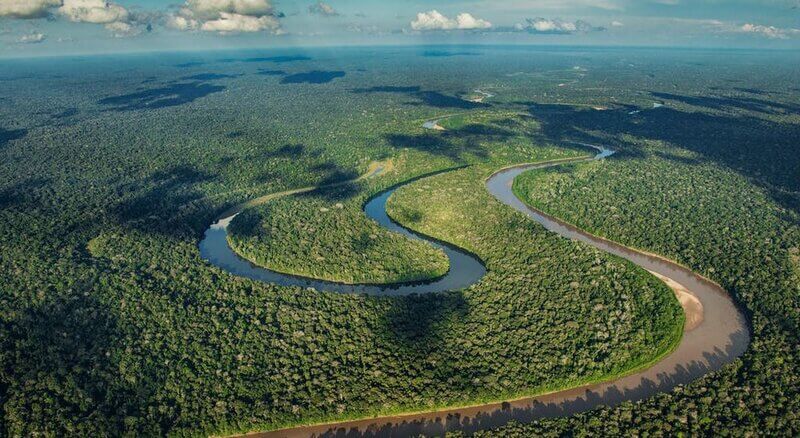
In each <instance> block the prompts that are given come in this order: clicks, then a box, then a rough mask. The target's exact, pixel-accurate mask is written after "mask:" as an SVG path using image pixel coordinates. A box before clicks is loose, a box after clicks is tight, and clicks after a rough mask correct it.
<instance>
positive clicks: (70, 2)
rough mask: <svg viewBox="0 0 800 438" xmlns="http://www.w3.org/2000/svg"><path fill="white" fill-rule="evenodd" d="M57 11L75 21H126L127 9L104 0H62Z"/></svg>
mask: <svg viewBox="0 0 800 438" xmlns="http://www.w3.org/2000/svg"><path fill="white" fill-rule="evenodd" d="M58 13H59V14H61V15H63V16H64V17H66V18H67V19H68V20H69V21H73V22H76V23H95V24H110V23H127V22H128V20H129V19H130V14H129V13H128V10H127V9H125V8H123V7H122V6H119V5H117V4H114V3H111V2H107V1H105V0H64V4H63V5H62V6H61V7H60V8H58Z"/></svg>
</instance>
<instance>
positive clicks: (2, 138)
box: [0, 128, 28, 148]
mask: <svg viewBox="0 0 800 438" xmlns="http://www.w3.org/2000/svg"><path fill="white" fill-rule="evenodd" d="M26 135H28V130H27V129H3V128H0V148H2V147H3V146H5V145H6V144H8V142H10V141H12V140H19V139H20V138H23V137H25V136H26Z"/></svg>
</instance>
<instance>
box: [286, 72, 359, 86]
mask: <svg viewBox="0 0 800 438" xmlns="http://www.w3.org/2000/svg"><path fill="white" fill-rule="evenodd" d="M345 75H346V73H345V72H343V71H322V70H313V71H309V72H305V73H295V74H291V75H288V76H285V77H284V78H283V79H281V84H327V83H328V82H331V81H332V80H334V79H337V78H343V77H344V76H345Z"/></svg>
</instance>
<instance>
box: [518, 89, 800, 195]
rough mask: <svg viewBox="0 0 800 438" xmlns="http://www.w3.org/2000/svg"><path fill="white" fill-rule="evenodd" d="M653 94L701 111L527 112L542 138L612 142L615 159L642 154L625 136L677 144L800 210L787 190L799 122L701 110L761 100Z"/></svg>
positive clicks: (792, 182) (799, 162) (540, 107)
mask: <svg viewBox="0 0 800 438" xmlns="http://www.w3.org/2000/svg"><path fill="white" fill-rule="evenodd" d="M653 95H654V96H656V97H660V98H664V99H667V100H673V101H680V102H684V103H689V104H691V105H693V106H698V107H701V108H702V109H703V110H701V111H694V112H685V111H679V110H677V109H674V108H670V107H668V106H667V107H661V108H657V109H652V110H645V111H642V112H640V113H638V114H635V115H630V114H628V108H623V109H622V110H618V111H592V110H586V109H582V108H576V107H570V106H564V105H549V104H536V103H530V104H529V112H530V114H531V115H532V116H533V117H534V118H536V119H537V120H538V121H539V122H540V123H541V133H542V139H543V140H553V141H562V142H565V141H570V140H576V141H583V142H587V143H601V144H603V143H605V144H609V143H611V145H612V147H614V148H616V149H618V150H619V151H620V152H621V153H620V154H617V155H616V156H615V157H614V159H623V158H626V157H627V158H631V157H641V156H642V155H643V152H642V150H641V147H640V145H639V144H638V142H637V141H635V140H627V139H625V136H627V135H630V136H633V137H637V138H640V139H645V140H651V141H660V142H664V143H667V144H672V145H676V146H679V147H681V148H684V149H687V150H690V151H692V152H695V153H697V154H699V155H700V156H701V157H702V159H703V160H710V161H713V162H715V163H717V164H720V165H722V166H724V167H727V168H729V169H731V170H733V171H735V172H738V173H740V174H742V175H743V176H745V177H747V178H749V179H750V180H751V181H752V182H754V183H755V184H757V185H759V186H761V187H762V188H764V189H766V190H767V191H768V192H770V193H771V194H772V195H773V198H774V199H775V200H776V201H777V202H779V203H781V204H782V205H784V206H785V207H787V208H791V209H795V210H798V211H800V203H798V199H796V198H797V197H796V196H793V195H791V194H790V193H786V190H788V191H794V192H797V191H798V190H800V175H798V174H797V169H798V168H800V154H797V144H796V143H797V142H796V140H797V139H798V138H800V125H798V124H792V123H783V122H775V121H770V120H765V119H764V118H762V117H755V116H751V115H748V114H746V113H739V114H737V115H729V114H719V113H714V112H709V111H705V110H712V111H713V110H717V109H719V107H720V105H723V104H724V105H726V106H734V107H736V108H748V109H749V108H751V111H756V112H761V109H762V103H759V104H758V105H756V106H755V107H754V106H753V105H754V103H753V102H752V100H753V99H744V100H742V99H735V98H726V99H725V100H724V101H721V100H719V99H717V98H709V99H703V98H699V97H692V96H679V95H674V94H666V93H653ZM763 105H767V103H763ZM667 152H668V150H665V151H664V153H665V154H666V153H667ZM668 156H669V155H664V157H668Z"/></svg>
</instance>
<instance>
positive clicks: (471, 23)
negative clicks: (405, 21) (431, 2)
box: [411, 9, 492, 31]
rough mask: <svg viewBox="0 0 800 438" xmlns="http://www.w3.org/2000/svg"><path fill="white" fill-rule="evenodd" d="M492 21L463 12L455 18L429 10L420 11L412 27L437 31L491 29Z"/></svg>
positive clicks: (418, 29)
mask: <svg viewBox="0 0 800 438" xmlns="http://www.w3.org/2000/svg"><path fill="white" fill-rule="evenodd" d="M491 27H492V23H490V22H488V21H486V20H483V19H480V18H475V17H473V16H472V14H468V13H466V12H462V13H460V14H458V15H457V16H456V18H455V19H451V18H448V17H446V16H444V15H442V14H441V13H439V11H437V10H435V9H434V10H431V11H428V12H420V13H418V14H417V18H416V19H415V20H414V21H412V22H411V29H413V30H417V31H435V30H475V29H489V28H491Z"/></svg>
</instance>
